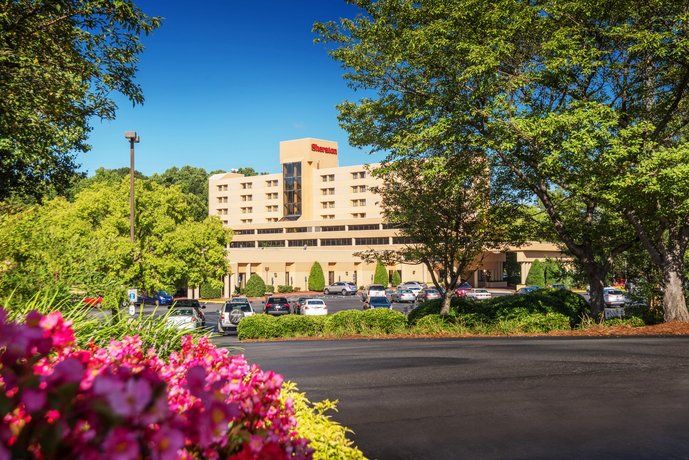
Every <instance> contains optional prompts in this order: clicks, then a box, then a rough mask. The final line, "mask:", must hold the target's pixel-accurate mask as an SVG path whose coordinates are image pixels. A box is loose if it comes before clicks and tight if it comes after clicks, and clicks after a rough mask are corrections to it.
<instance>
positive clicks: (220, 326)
mask: <svg viewBox="0 0 689 460" xmlns="http://www.w3.org/2000/svg"><path fill="white" fill-rule="evenodd" d="M217 328H218V334H222V335H225V329H223V327H222V324H220V321H218V325H217Z"/></svg>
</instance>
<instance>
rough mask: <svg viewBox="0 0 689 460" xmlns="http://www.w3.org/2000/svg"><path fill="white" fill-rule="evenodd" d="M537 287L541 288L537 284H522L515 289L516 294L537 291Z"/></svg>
mask: <svg viewBox="0 0 689 460" xmlns="http://www.w3.org/2000/svg"><path fill="white" fill-rule="evenodd" d="M539 289H541V288H540V287H538V286H524V287H523V288H520V289H519V290H517V294H529V293H531V292H534V291H538V290H539Z"/></svg>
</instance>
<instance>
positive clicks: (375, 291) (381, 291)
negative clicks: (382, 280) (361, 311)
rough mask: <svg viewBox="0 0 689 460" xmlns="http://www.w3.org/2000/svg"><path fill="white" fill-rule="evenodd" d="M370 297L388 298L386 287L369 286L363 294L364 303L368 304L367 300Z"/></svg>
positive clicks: (380, 285)
mask: <svg viewBox="0 0 689 460" xmlns="http://www.w3.org/2000/svg"><path fill="white" fill-rule="evenodd" d="M370 297H387V293H386V292H385V286H383V285H382V284H371V285H369V286H368V287H367V288H366V289H364V292H362V293H361V298H362V300H363V301H364V302H366V300H367V299H369V298H370Z"/></svg>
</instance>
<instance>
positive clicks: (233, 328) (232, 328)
mask: <svg viewBox="0 0 689 460" xmlns="http://www.w3.org/2000/svg"><path fill="white" fill-rule="evenodd" d="M255 314H256V313H255V312H254V309H253V308H251V303H249V300H248V299H232V300H231V301H230V302H226V303H225V305H223V307H222V309H221V310H220V317H219V318H218V332H219V333H220V334H223V335H225V334H226V333H228V332H237V326H238V325H239V322H240V321H241V320H242V318H244V317H245V316H253V315H255Z"/></svg>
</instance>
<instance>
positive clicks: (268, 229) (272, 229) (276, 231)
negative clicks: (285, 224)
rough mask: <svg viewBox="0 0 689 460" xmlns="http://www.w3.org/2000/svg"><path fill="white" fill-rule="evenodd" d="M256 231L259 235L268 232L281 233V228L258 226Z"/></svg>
mask: <svg viewBox="0 0 689 460" xmlns="http://www.w3.org/2000/svg"><path fill="white" fill-rule="evenodd" d="M256 233H258V234H259V235H267V234H270V233H282V229H281V228H259V229H258V230H256Z"/></svg>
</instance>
